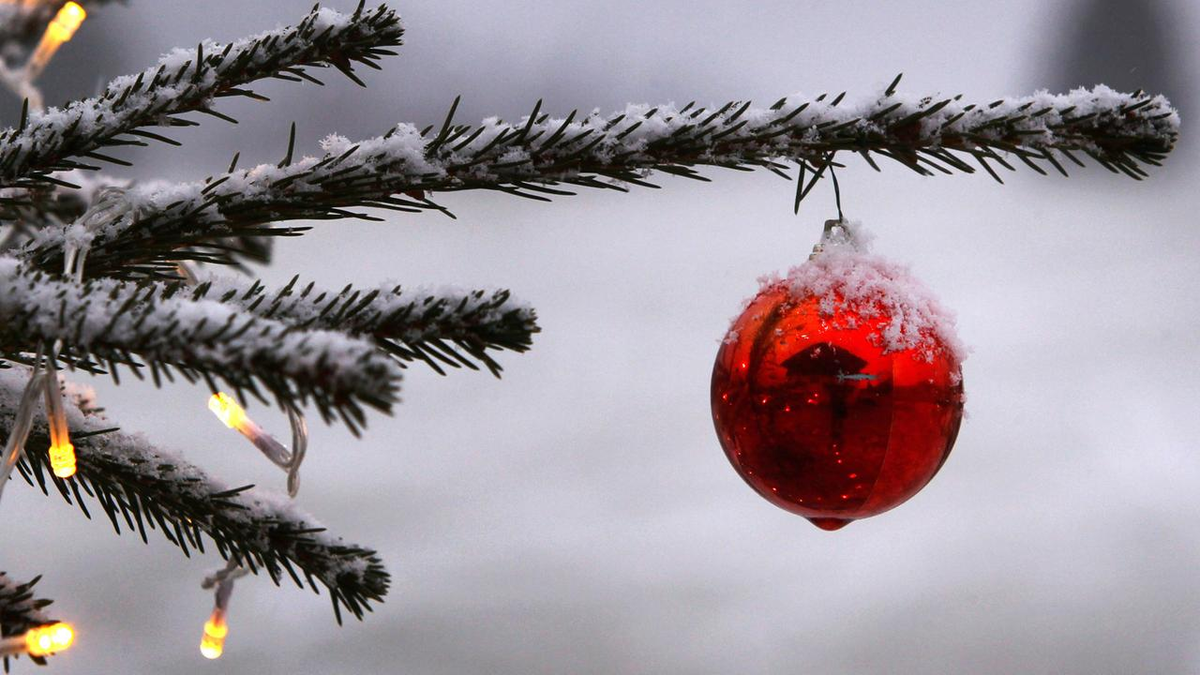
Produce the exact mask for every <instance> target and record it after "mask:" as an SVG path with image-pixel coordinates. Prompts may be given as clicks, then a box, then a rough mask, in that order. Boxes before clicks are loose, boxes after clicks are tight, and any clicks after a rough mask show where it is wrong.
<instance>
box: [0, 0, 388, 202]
mask: <svg viewBox="0 0 1200 675" xmlns="http://www.w3.org/2000/svg"><path fill="white" fill-rule="evenodd" d="M403 33H404V29H403V27H402V26H401V25H400V18H399V16H397V15H396V13H395V12H394V11H393V10H391V9H389V8H388V7H387V6H386V5H380V6H378V7H376V8H374V9H372V10H364V9H363V7H362V6H361V5H360V6H359V8H358V10H356V11H355V12H354V13H353V14H342V13H339V12H336V11H333V10H330V9H323V8H320V7H315V8H313V10H312V12H310V13H309V15H308V16H306V17H305V18H304V19H303V20H301V21H300V22H299V23H298V24H296V25H295V26H291V27H287V28H280V29H278V30H273V31H268V32H265V33H261V34H259V35H256V36H254V37H251V38H247V39H244V40H240V41H238V42H234V43H230V44H226V45H221V44H217V43H214V42H211V41H206V42H202V43H201V44H200V45H198V46H197V47H196V49H195V50H184V49H177V50H175V51H173V52H170V53H168V54H166V55H165V56H163V58H162V60H160V61H159V63H158V65H157V66H155V67H153V68H150V69H148V70H146V71H144V72H142V73H140V74H138V75H127V76H124V77H120V78H117V79H116V80H113V81H112V82H111V83H109V85H108V86H107V87H106V88H105V90H104V92H103V93H101V94H100V95H99V96H98V97H96V98H91V99H86V100H82V101H76V102H74V103H71V104H69V105H67V106H66V107H65V108H62V109H57V108H53V109H50V110H47V111H45V112H42V113H37V112H34V113H32V114H29V113H28V111H25V113H23V114H22V119H21V123H20V124H19V125H18V126H17V127H15V128H9V129H7V130H4V131H0V187H12V186H18V187H27V186H30V185H33V184H36V183H38V182H52V183H53V182H58V181H59V179H57V178H55V177H53V176H51V175H50V174H51V173H53V172H55V171H63V170H69V169H94V168H97V167H94V166H89V165H87V164H84V163H82V162H81V161H80V160H79V159H72V158H80V159H81V160H92V161H97V160H98V161H109V162H115V163H117V164H126V162H124V161H123V160H119V159H116V158H113V157H110V156H107V155H103V154H100V153H99V152H97V150H99V149H101V148H104V147H106V146H124V145H139V146H140V145H145V141H144V140H143V139H149V140H158V141H164V142H168V143H172V144H176V145H177V143H176V142H175V141H172V140H170V139H167V138H166V137H164V136H161V135H159V134H157V133H153V132H150V131H147V130H146V129H147V128H149V127H159V126H194V125H196V124H197V122H195V121H193V120H187V119H183V118H180V117H177V116H178V115H180V114H182V113H187V112H192V111H199V112H203V113H208V114H210V115H213V116H216V117H219V118H222V119H228V120H231V119H232V118H229V117H228V116H226V115H224V114H221V113H218V112H216V111H215V110H214V109H213V105H214V100H215V99H216V98H220V97H224V96H248V97H251V98H256V99H260V100H265V98H266V97H264V96H262V95H261V94H258V93H255V92H253V91H251V90H250V89H247V88H245V85H247V84H249V83H251V82H254V81H256V80H260V79H263V78H277V79H284V80H291V81H296V82H299V81H301V80H308V81H312V82H317V83H318V84H319V83H320V82H319V80H317V79H316V78H314V77H313V76H312V75H310V74H308V73H307V72H306V71H305V70H304V69H305V68H313V67H329V66H332V67H334V68H337V69H338V70H340V71H341V72H343V73H344V74H345V75H346V76H347V77H349V78H350V79H352V80H354V81H355V82H358V83H359V84H362V82H361V80H359V79H358V77H357V76H355V75H354V73H353V71H352V69H351V66H352V64H353V62H359V63H363V64H366V65H368V66H372V67H378V66H376V64H375V61H376V60H378V59H379V57H381V56H383V55H387V54H392V53H393V52H391V51H389V50H388V49H387V48H388V47H394V46H398V45H400V44H401V37H402V35H403Z"/></svg>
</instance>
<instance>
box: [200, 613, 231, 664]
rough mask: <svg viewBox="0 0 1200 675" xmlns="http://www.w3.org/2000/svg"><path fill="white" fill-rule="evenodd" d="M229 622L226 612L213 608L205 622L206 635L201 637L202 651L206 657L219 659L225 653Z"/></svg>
mask: <svg viewBox="0 0 1200 675" xmlns="http://www.w3.org/2000/svg"><path fill="white" fill-rule="evenodd" d="M228 634H229V624H227V623H225V612H224V611H223V610H221V609H213V611H212V614H211V615H210V616H209V617H208V621H205V622H204V636H203V637H201V638H200V653H201V654H203V655H204V658H206V659H219V658H221V654H223V653H225V636H226V635H228Z"/></svg>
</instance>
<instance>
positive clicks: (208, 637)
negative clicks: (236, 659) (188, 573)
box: [200, 556, 250, 659]
mask: <svg viewBox="0 0 1200 675" xmlns="http://www.w3.org/2000/svg"><path fill="white" fill-rule="evenodd" d="M239 560H240V559H239V558H238V557H237V556H234V557H232V558H230V559H229V562H228V563H226V565H225V568H224V569H221V570H218V571H216V572H213V573H212V574H210V575H208V576H207V577H204V581H202V582H200V588H203V589H205V590H208V589H212V588H215V589H216V592H215V593H213V611H212V614H210V615H209V617H208V621H205V622H204V635H203V636H202V637H201V638H200V653H201V654H203V655H204V658H206V659H219V658H221V654H223V653H225V636H226V635H229V624H228V623H226V621H225V614H226V613H227V612H228V611H229V598H230V597H231V596H232V595H233V582H234V581H237V580H238V579H240V578H242V577H244V576H246V575H247V574H249V573H250V571H249V570H247V569H246V568H244V567H242V566H241V564H240V563H239Z"/></svg>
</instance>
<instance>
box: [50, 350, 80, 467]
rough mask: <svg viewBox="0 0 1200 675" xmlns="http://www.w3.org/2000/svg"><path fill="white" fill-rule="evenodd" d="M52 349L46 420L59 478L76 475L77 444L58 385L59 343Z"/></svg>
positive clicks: (51, 457) (53, 465)
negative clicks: (72, 441)
mask: <svg viewBox="0 0 1200 675" xmlns="http://www.w3.org/2000/svg"><path fill="white" fill-rule="evenodd" d="M54 347H55V348H54V349H52V350H51V351H50V358H49V359H47V365H46V371H47V373H46V375H47V379H46V385H45V387H46V418H47V419H46V422H47V424H48V425H49V426H50V468H51V469H52V470H53V471H54V475H55V476H58V477H59V478H70V477H71V476H74V475H75V468H76V466H75V446H74V445H71V436H70V433H69V432H68V431H67V413H66V411H65V410H63V401H62V399H63V394H62V391H61V390H60V389H59V386H58V374H57V369H56V367H55V364H54V361H55V359H56V358H57V356H58V347H59V345H57V344H55V345H54Z"/></svg>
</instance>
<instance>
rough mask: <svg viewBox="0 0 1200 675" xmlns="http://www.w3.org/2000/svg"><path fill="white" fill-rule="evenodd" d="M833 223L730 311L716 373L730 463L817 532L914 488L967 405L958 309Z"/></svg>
mask: <svg viewBox="0 0 1200 675" xmlns="http://www.w3.org/2000/svg"><path fill="white" fill-rule="evenodd" d="M831 222H832V223H834V224H835V226H834V227H833V228H832V230H830V227H829V224H827V236H826V238H825V241H824V242H823V243H824V244H825V248H826V250H825V251H824V252H820V253H814V256H813V257H812V258H811V259H810V260H809V262H807V263H805V264H804V265H802V266H800V267H798V268H795V269H793V270H792V272H791V274H790V275H789V277H788V278H787V279H782V280H775V281H771V282H767V283H765V284H764V287H763V289H762V290H761V291H760V292H759V294H758V295H757V296H756V297H755V298H754V299H753V300H752V301H751V302H750V304H749V306H748V307H747V308H746V310H745V311H744V312H743V313H742V314H741V316H739V317H738V318H737V320H736V321H734V323H733V326H732V327H731V328H730V331H729V334H728V336H727V337H726V338H725V341H724V343H723V344H722V346H721V349H720V351H719V352H718V353H717V360H716V364H715V366H714V368H713V379H712V409H713V421H714V423H715V424H716V428H717V436H718V437H719V438H720V441H721V446H722V447H723V448H724V449H725V454H726V456H728V458H729V461H730V462H732V463H733V466H734V468H735V469H737V471H738V473H739V474H741V476H742V478H743V479H745V481H746V482H747V483H749V484H750V487H752V488H754V489H755V490H756V491H757V492H758V493H759V494H760V495H762V496H763V497H765V498H766V499H767V500H768V501H770V502H771V503H773V504H775V505H776V506H779V507H781V508H784V509H787V510H788V511H791V512H793V513H797V514H799V515H802V516H804V517H806V518H808V519H809V520H810V521H812V522H813V524H815V525H816V526H817V527H820V528H822V529H825V530H836V529H839V528H841V527H844V526H845V525H847V524H848V523H849V522H850V521H852V520H856V519H858V518H866V517H868V516H874V515H877V514H879V513H882V512H884V511H887V510H888V509H890V508H892V507H894V506H897V505H899V504H901V503H902V502H904V501H906V500H907V499H908V498H909V497H912V496H913V495H914V494H916V493H917V492H918V491H919V490H920V489H921V488H923V487H924V486H925V485H926V484H927V483H928V482H929V480H930V479H931V478H933V476H934V474H936V473H937V471H938V469H940V468H941V466H942V463H943V462H945V461H946V457H947V456H948V455H949V454H950V449H951V447H953V445H954V440H955V437H956V436H957V435H958V428H959V424H960V423H961V422H962V414H963V395H962V392H963V389H962V377H961V370H960V362H961V357H960V356H959V352H960V349H959V348H958V343H957V340H956V339H955V337H954V334H953V319H952V318H950V317H949V316H948V315H947V314H946V313H945V312H944V311H942V310H941V308H940V307H939V306H938V304H937V302H936V300H934V299H933V298H932V297H931V296H930V295H929V294H928V292H927V291H925V289H924V288H923V287H922V286H921V285H920V284H919V283H917V282H916V281H915V280H913V279H912V278H911V277H909V275H908V272H907V270H906V269H904V268H902V267H899V266H896V265H893V264H891V263H889V262H887V261H886V260H884V259H882V258H879V257H876V256H870V255H866V254H864V253H862V252H860V251H859V248H861V246H860V245H856V244H855V243H854V242H853V241H852V237H851V236H850V234H849V232H847V231H846V230H845V229H844V227H843V226H841V225H840V224H838V223H837V221H831ZM819 249H820V247H818V250H819Z"/></svg>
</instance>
